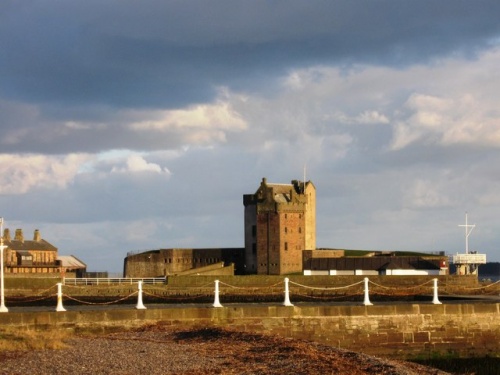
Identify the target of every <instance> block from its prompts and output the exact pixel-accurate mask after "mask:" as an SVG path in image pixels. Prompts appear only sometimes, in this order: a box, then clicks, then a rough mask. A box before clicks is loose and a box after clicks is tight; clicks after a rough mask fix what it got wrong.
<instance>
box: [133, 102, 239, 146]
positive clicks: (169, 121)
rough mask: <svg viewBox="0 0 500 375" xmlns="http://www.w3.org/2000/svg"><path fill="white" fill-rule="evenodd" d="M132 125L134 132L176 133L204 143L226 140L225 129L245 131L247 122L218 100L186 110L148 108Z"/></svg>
mask: <svg viewBox="0 0 500 375" xmlns="http://www.w3.org/2000/svg"><path fill="white" fill-rule="evenodd" d="M134 116H135V117H137V116H139V117H141V118H142V119H141V120H139V121H135V122H133V123H131V124H130V125H129V127H130V128H131V129H133V130H134V131H140V132H142V131H154V132H161V133H167V132H176V133H180V134H183V135H184V137H185V139H186V140H187V141H188V142H189V143H193V144H205V143H210V142H213V141H215V142H225V141H226V136H225V132H226V131H243V130H245V129H246V128H247V124H246V122H245V121H244V120H243V118H242V117H241V116H240V114H238V113H237V112H236V111H235V110H234V109H233V108H232V107H231V105H230V103H228V102H225V101H222V100H219V101H218V102H216V103H215V104H203V105H196V106H192V107H189V108H185V109H176V110H160V111H145V112H143V113H138V112H137V111H135V113H134Z"/></svg>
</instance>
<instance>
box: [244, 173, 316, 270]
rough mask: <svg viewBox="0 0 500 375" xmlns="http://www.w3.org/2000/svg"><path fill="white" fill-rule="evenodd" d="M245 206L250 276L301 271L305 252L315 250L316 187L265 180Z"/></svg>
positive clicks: (308, 183) (247, 262)
mask: <svg viewBox="0 0 500 375" xmlns="http://www.w3.org/2000/svg"><path fill="white" fill-rule="evenodd" d="M243 205H244V206H245V264H246V270H247V273H257V274H259V275H284V274H289V273H294V272H302V251H303V250H306V249H310V250H314V249H316V188H315V186H314V184H313V183H312V182H311V181H308V182H305V181H303V182H299V181H297V180H294V181H292V182H291V184H273V183H268V182H267V180H266V179H265V178H263V179H262V182H261V184H260V187H259V188H258V189H257V191H256V192H255V193H254V194H246V195H244V196H243Z"/></svg>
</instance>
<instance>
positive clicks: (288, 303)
mask: <svg viewBox="0 0 500 375" xmlns="http://www.w3.org/2000/svg"><path fill="white" fill-rule="evenodd" d="M289 281H290V280H289V279H288V277H285V301H284V302H283V306H293V304H292V303H291V302H290V289H289V288H288V282H289Z"/></svg>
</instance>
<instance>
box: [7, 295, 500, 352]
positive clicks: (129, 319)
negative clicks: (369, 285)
mask: <svg viewBox="0 0 500 375" xmlns="http://www.w3.org/2000/svg"><path fill="white" fill-rule="evenodd" d="M159 322H161V323H162V324H166V325H172V326H175V327H176V328H183V327H185V328H188V327H210V326H218V327H224V328H228V329H234V330H242V331H247V332H260V333H270V334H277V335H281V336H284V337H294V338H300V339H307V340H312V341H316V342H320V343H325V344H328V345H332V346H334V347H338V348H344V349H349V350H354V351H360V352H365V353H368V354H373V355H383V356H388V357H394V358H407V359H408V358H415V357H417V356H418V357H420V358H422V357H431V356H434V355H436V354H438V353H439V354H441V355H443V354H445V355H455V356H463V357H471V356H477V357H481V356H487V355H489V356H495V355H498V352H499V350H500V344H499V343H500V304H499V303H463V304H443V305H432V304H389V305H374V306H361V305H350V306H346V305H330V306H326V305H308V306H293V307H285V306H282V305H274V306H269V305H234V306H228V307H222V308H213V307H211V306H210V305H207V306H206V307H184V308H179V307H175V308H161V309H147V310H136V309H103V310H94V311H67V312H36V313H35V312H9V313H4V314H0V327H2V326H15V327H18V328H20V329H21V328H31V329H33V328H34V329H50V328H58V329H59V328H64V329H72V330H75V331H78V330H90V331H106V330H110V329H114V330H116V329H123V328H132V327H139V326H141V325H144V324H152V323H159ZM214 350H216V348H214Z"/></svg>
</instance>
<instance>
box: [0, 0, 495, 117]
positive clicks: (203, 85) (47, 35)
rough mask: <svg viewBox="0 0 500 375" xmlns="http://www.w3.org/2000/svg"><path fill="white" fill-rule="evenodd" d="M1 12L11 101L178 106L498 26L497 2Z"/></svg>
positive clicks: (406, 54)
mask: <svg viewBox="0 0 500 375" xmlns="http://www.w3.org/2000/svg"><path fill="white" fill-rule="evenodd" d="M2 8H3V9H2V10H1V15H0V49H1V50H2V51H4V53H2V54H1V57H0V76H1V77H2V85H1V87H0V92H1V95H2V96H3V97H4V98H6V99H10V100H21V101H30V102H61V103H67V104H75V103H78V105H84V104H109V105H112V106H118V107H123V106H125V107H130V106H147V107H162V108H165V107H175V106H182V105H185V104H187V103H193V102H201V101H207V100H208V99H209V98H210V97H212V96H213V95H214V87H215V86H219V85H227V86H230V87H234V88H238V89H241V88H247V89H251V88H252V86H253V85H255V84H256V81H259V82H262V81H264V80H268V79H270V78H272V77H274V75H275V74H283V73H285V72H286V70H287V69H289V68H292V67H299V66H303V65H305V64H314V63H317V64H321V63H339V64H348V63H351V62H354V61H356V62H357V63H363V62H367V63H379V64H382V63H384V64H407V63H414V62H416V61H418V60H422V61H423V60H427V59H430V58H433V57H437V56H442V55H445V54H448V53H450V52H453V51H455V52H458V53H471V54H472V53H474V51H475V50H477V49H478V48H481V47H482V46H485V45H487V44H488V43H489V42H490V41H491V40H492V39H494V38H496V37H498V35H499V32H500V24H499V23H498V15H499V14H500V3H498V2H496V1H480V2H470V1H439V2H435V1H409V2H405V3H401V2H395V1H356V2H351V1H334V2H302V1H283V2H272V3H269V2H264V1H257V2H255V1H249V2H234V1H216V2H206V1H199V2H194V1H191V2H165V1H143V2H132V1H107V2H102V1H86V2H81V3H80V2H74V1H69V2H55V1H27V2H23V3H18V2H12V3H8V5H5V4H4V5H3V7H2Z"/></svg>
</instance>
